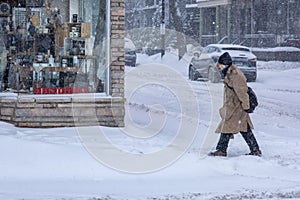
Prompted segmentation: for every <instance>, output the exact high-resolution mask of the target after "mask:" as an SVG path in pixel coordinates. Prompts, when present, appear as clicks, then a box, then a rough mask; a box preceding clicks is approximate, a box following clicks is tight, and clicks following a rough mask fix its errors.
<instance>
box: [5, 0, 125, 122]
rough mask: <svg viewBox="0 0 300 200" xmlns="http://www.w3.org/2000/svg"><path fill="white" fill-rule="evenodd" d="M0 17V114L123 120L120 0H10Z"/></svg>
mask: <svg viewBox="0 0 300 200" xmlns="http://www.w3.org/2000/svg"><path fill="white" fill-rule="evenodd" d="M0 20H1V29H0V36H1V37H0V39H1V43H2V45H1V46H2V48H1V52H0V53H1V60H0V69H1V70H0V81H1V89H0V114H1V115H0V120H2V121H7V122H10V123H13V124H15V125H16V126H20V127H64V126H86V125H103V126H114V127H115V126H124V115H125V111H124V102H125V98H124V66H125V58H124V44H125V42H124V37H125V3H124V1H123V0H100V1H99V0H84V1H83V0H65V1H58V0H40V1H35V0H27V1H21V0H14V1H9V0H7V1H1V3H0Z"/></svg>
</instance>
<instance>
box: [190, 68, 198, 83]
mask: <svg viewBox="0 0 300 200" xmlns="http://www.w3.org/2000/svg"><path fill="white" fill-rule="evenodd" d="M189 79H190V80H192V81H195V80H196V76H195V70H194V69H193V67H190V68H189Z"/></svg>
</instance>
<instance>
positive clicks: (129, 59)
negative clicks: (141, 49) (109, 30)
mask: <svg viewBox="0 0 300 200" xmlns="http://www.w3.org/2000/svg"><path fill="white" fill-rule="evenodd" d="M125 65H127V66H131V67H135V65H136V48H135V45H134V44H133V42H132V41H131V40H130V39H128V38H125Z"/></svg>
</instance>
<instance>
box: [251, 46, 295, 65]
mask: <svg viewBox="0 0 300 200" xmlns="http://www.w3.org/2000/svg"><path fill="white" fill-rule="evenodd" d="M252 52H253V53H254V54H255V55H256V56H257V60H261V61H290V62H299V61H300V49H297V48H294V49H291V50H290V51H288V50H281V49H276V48H274V49H265V50H264V49H253V50H252Z"/></svg>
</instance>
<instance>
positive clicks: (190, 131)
mask: <svg viewBox="0 0 300 200" xmlns="http://www.w3.org/2000/svg"><path fill="white" fill-rule="evenodd" d="M138 63H139V64H138V66H137V67H136V68H130V67H126V77H125V78H126V97H127V102H126V110H127V113H126V127H125V128H122V129H118V128H107V127H88V128H84V129H81V128H56V129H28V128H16V127H14V126H12V125H10V124H7V123H3V122H0V199H5V200H7V199H30V200H31V199H34V200H38V199H46V200H47V199H49V200H50V199H75V200H87V199H116V200H119V199H132V200H135V199H161V200H163V199H165V200H166V199H171V200H173V199H201V200H202V199H276V200H277V199H288V198H292V199H300V103H299V99H300V63H288V62H259V63H258V79H257V82H254V83H249V85H250V86H251V87H252V88H253V89H254V90H255V92H256V93H257V95H258V98H259V107H258V108H257V110H256V111H255V113H253V114H251V117H252V119H253V122H254V126H255V130H254V134H255V135H256V137H257V140H258V143H259V144H260V147H261V150H262V152H263V156H262V157H252V156H245V155H244V154H245V153H248V151H249V150H248V148H247V146H246V144H245V142H244V141H243V139H242V137H241V136H240V135H236V136H235V138H234V139H233V140H231V142H230V146H229V149H228V157H226V158H215V157H207V156H205V153H206V152H207V151H209V150H212V148H213V147H214V145H215V143H216V142H217V139H218V135H217V134H214V133H213V130H214V127H215V125H216V123H217V122H218V120H219V118H218V113H217V109H218V108H219V106H220V104H221V103H222V83H217V84H211V83H207V82H201V81H193V82H192V81H190V80H188V78H187V64H188V63H187V62H185V61H184V60H181V61H178V60H177V58H176V57H175V56H174V55H172V54H169V53H168V54H166V56H165V57H164V59H163V61H161V59H160V56H159V55H154V56H152V57H148V56H145V55H142V54H139V56H138ZM84 132H93V133H95V134H101V135H104V136H105V139H106V140H105V141H104V140H103V141H102V140H97V142H98V145H99V146H100V147H103V148H100V151H101V152H100V154H93V150H92V149H90V148H89V146H88V144H87V143H88V142H85V143H84V144H82V143H81V139H83V140H84V137H83V138H81V137H82V134H83V133H84ZM78 133H79V134H78ZM80 136H81V137H80ZM84 141H85V140H84ZM108 142H109V143H111V144H113V145H108ZM98 150H99V149H98ZM89 152H91V153H89Z"/></svg>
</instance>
